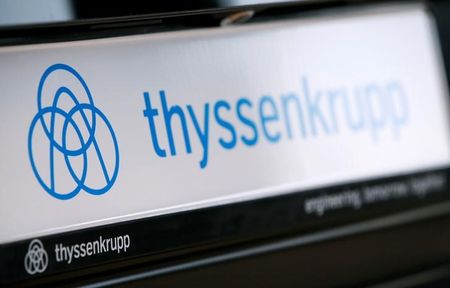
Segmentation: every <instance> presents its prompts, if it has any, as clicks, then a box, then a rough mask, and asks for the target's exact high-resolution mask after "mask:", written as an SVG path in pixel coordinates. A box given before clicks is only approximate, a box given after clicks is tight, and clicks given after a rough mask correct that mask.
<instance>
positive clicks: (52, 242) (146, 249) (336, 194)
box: [0, 169, 450, 284]
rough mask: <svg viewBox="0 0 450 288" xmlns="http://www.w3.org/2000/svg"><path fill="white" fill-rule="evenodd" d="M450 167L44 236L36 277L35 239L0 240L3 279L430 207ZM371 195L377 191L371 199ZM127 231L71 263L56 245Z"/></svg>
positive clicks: (444, 194)
mask: <svg viewBox="0 0 450 288" xmlns="http://www.w3.org/2000/svg"><path fill="white" fill-rule="evenodd" d="M449 173H450V169H440V170H434V171H427V172H421V173H415V174H410V175H403V176H396V177H389V178H383V179H377V180H370V181H364V182H358V183H351V184H344V185H339V186H335V187H330V188H322V189H314V190H310V191H303V192H298V193H293V194H287V195H282V196H276V197H269V198H264V199H259V200H253V201H247V202H241V203H236V204H229V205H223V206H218V207H211V208H205V209H199V210H194V211H188V212H180V213H174V214H170V215H164V216H158V217H151V218H146V219H140V220H134V221H128V222H122V223H118V224H113V225H106V226H101V227H96V228H90V229H84V230H79V231H73V232H68V233H62V234H57V235H50V236H46V237H40V238H39V240H41V241H42V243H43V245H44V247H45V250H46V252H47V254H48V259H49V261H48V267H47V268H46V270H45V271H44V272H43V273H36V274H35V275H29V274H28V273H27V272H26V270H25V266H24V260H25V257H26V254H27V252H28V249H29V244H30V242H31V241H32V240H33V239H27V240H24V241H20V242H14V243H9V244H4V245H0V255H1V257H0V261H1V262H0V276H1V278H0V279H1V283H4V284H6V283H14V282H17V281H21V280H26V279H38V278H42V277H45V276H50V275H55V274H58V273H64V272H70V271H75V270H79V269H85V268H86V269H88V268H94V267H95V266H98V265H104V264H110V263H121V264H120V265H126V264H125V260H130V259H140V258H142V259H144V258H145V259H151V258H154V257H158V258H161V257H162V258H164V257H165V255H174V254H176V255H181V254H183V253H186V252H187V251H190V250H192V249H198V250H200V249H202V250H206V249H208V248H211V247H219V246H224V245H229V244H230V243H244V242H246V241H250V240H255V239H264V238H267V237H273V236H277V235H290V234H296V235H299V234H301V233H303V232H304V231H308V233H310V232H313V231H317V230H322V229H326V228H330V227H336V226H338V225H343V224H345V223H351V222H358V221H363V220H365V219H372V218H375V217H380V216H385V215H389V214H393V213H398V212H401V211H407V210H410V209H413V208H418V207H424V206H426V205H431V204H435V203H440V202H443V201H445V200H450V193H448V192H449V188H450V187H449V181H448V180H449V176H450V174H449ZM369 194H370V195H371V196H372V197H374V196H375V195H376V196H377V197H376V198H371V197H368V196H369ZM324 199H328V202H326V203H328V204H329V208H330V209H329V210H328V211H324V214H323V215H319V214H320V213H318V211H320V209H316V210H314V209H313V208H314V207H316V208H317V207H320V206H317V204H320V203H324V202H323V201H322V202H320V201H321V200H324ZM355 199H361V200H362V203H361V207H358V206H357V205H355V203H357V201H354V200H355ZM370 199H371V200H370ZM375 199H376V201H375ZM369 200H370V201H369ZM307 203H310V204H307ZM311 203H313V204H311ZM314 203H315V204H314ZM306 206H308V207H309V208H306ZM340 206H343V207H340ZM313 211H315V212H313ZM124 235H129V237H130V247H129V248H128V249H127V251H126V252H125V251H121V253H117V252H115V251H108V252H105V251H103V252H102V253H100V254H96V255H92V256H86V257H84V258H81V257H80V258H77V259H75V258H72V261H71V263H70V264H68V259H66V260H64V261H60V262H57V261H56V256H57V255H56V251H55V248H56V247H57V245H60V244H61V245H63V246H64V247H71V246H72V245H76V244H78V245H79V244H81V243H87V242H93V241H96V240H97V241H98V243H100V237H102V240H104V239H107V238H112V239H114V238H115V237H118V236H124ZM122 240H124V238H122ZM104 242H105V241H103V243H104ZM99 246H100V245H99ZM58 247H60V246H58ZM109 249H111V246H109ZM59 256H60V257H62V255H61V254H60V255H59ZM72 257H73V256H72ZM60 260H61V259H60Z"/></svg>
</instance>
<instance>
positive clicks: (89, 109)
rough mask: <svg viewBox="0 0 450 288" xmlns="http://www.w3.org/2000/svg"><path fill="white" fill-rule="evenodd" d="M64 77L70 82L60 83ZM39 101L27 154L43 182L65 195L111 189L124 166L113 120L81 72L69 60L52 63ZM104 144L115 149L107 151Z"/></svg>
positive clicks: (53, 192) (58, 194)
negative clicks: (93, 93) (110, 121)
mask: <svg viewBox="0 0 450 288" xmlns="http://www.w3.org/2000/svg"><path fill="white" fill-rule="evenodd" d="M63 81H64V83H66V82H67V83H66V84H67V85H66V86H64V85H60V84H59V83H61V82H63ZM55 86H56V87H55ZM70 86H74V87H72V88H73V89H70V88H68V87H70ZM44 90H50V93H44ZM77 93H78V94H77ZM76 95H77V96H76ZM81 96H83V97H81ZM37 106H38V112H37V114H36V115H35V116H34V118H33V120H32V122H31V126H30V131H29V134H28V153H29V157H30V162H31V167H32V169H33V172H34V174H35V176H36V178H37V180H38V182H39V184H41V186H42V187H43V188H44V189H45V191H47V192H48V193H49V194H50V195H52V196H53V197H55V198H58V199H63V200H65V199H71V198H73V197H75V196H76V195H77V194H78V192H80V191H81V190H84V191H86V192H88V193H90V194H94V195H100V194H103V193H105V192H107V191H108V190H109V189H110V188H111V187H112V185H113V184H114V182H115V180H116V178H117V174H118V171H119V148H118V144H117V139H116V135H115V134H114V131H113V128H112V126H111V124H110V123H109V121H108V119H107V118H106V116H105V114H103V112H101V111H100V110H99V109H98V108H97V107H95V105H94V101H93V99H92V95H91V92H90V90H89V88H88V86H87V84H86V82H85V81H84V79H83V78H82V77H81V75H80V74H79V73H78V72H77V71H75V69H73V68H72V67H70V66H68V65H65V64H55V65H52V66H50V67H49V68H47V70H46V71H45V72H44V74H43V75H42V78H41V80H40V82H39V87H38V91H37ZM99 134H100V135H99ZM96 136H99V137H96ZM97 138H99V139H100V140H102V141H99V140H98V139H97ZM39 141H40V142H39ZM37 142H39V143H37ZM42 143H44V144H42ZM45 143H47V144H45ZM103 144H104V145H103ZM42 145H45V146H44V147H48V148H49V149H48V150H47V149H42ZM47 145H49V146H47ZM104 147H106V148H104ZM104 149H105V150H106V152H110V153H109V154H108V153H106V154H107V155H106V156H105V155H104V154H105V151H104ZM38 151H39V152H38ZM47 151H48V152H47ZM47 153H49V154H48V155H47V156H45V154H47ZM43 154H44V155H43ZM108 156H109V157H108ZM112 158H113V159H112ZM45 162H46V163H47V164H46V163H45ZM43 163H44V164H43Z"/></svg>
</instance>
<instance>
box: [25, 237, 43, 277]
mask: <svg viewBox="0 0 450 288" xmlns="http://www.w3.org/2000/svg"><path fill="white" fill-rule="evenodd" d="M24 264H25V270H26V271H27V273H28V274H30V275H34V274H36V273H42V272H44V271H45V269H47V266H48V255H47V251H45V249H44V245H42V242H41V241H40V240H39V239H34V240H33V241H31V243H30V245H29V246H28V252H27V255H25V261H24Z"/></svg>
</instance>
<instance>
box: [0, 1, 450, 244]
mask: <svg viewBox="0 0 450 288" xmlns="http://www.w3.org/2000/svg"><path fill="white" fill-rule="evenodd" d="M355 13H356V12H355ZM0 87H1V88H2V96H1V97H0V107H1V108H2V109H1V110H2V112H1V113H0V138H1V149H0V159H1V162H0V179H1V182H2V185H1V188H0V243H6V242H10V241H15V240H19V239H24V238H27V237H35V236H40V235H46V234H50V233H56V232H62V231H69V230H73V229H78V228H82V227H92V226H95V225H100V224H105V223H113V222H118V221H122V220H127V219H135V218H140V217H147V216H153V215H158V214H163V213H170V212H175V211H181V210H189V209H196V208H200V207H205V206H210V205H218V204H223V203H230V202H235V201H243V200H248V199H255V198H259V197H264V196H268V195H276V194H281V193H289V192H298V191H302V190H304V189H308V188H314V187H319V186H327V185H333V184H334V183H338V182H339V183H342V182H348V181H355V180H361V179H369V178H376V177H380V176H386V175H395V174H401V173H408V172H412V171H418V170H425V169H431V168H437V167H444V166H447V165H448V164H449V163H450V143H449V127H448V126H449V121H448V99H447V98H448V93H447V90H446V84H445V81H444V78H443V72H442V63H441V58H440V54H439V51H438V49H437V45H436V43H435V38H434V26H433V22H432V18H431V17H430V16H429V15H428V14H426V12H425V11H424V10H423V9H422V8H421V7H418V6H412V7H409V8H407V9H394V10H389V9H387V10H380V11H378V10H377V11H376V13H367V14H366V13H357V14H354V15H353V14H352V15H343V16H342V17H326V16H321V17H318V18H311V19H303V20H293V21H292V20H291V21H280V22H273V23H269V24H251V25H245V26H241V27H230V28H211V29H200V30H195V31H185V32H172V33H157V34H151V35H140V36H128V37H120V38H113V39H101V40H89V41H78V42H70V43H55V44H45V45H32V46H11V47H3V48H0Z"/></svg>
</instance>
